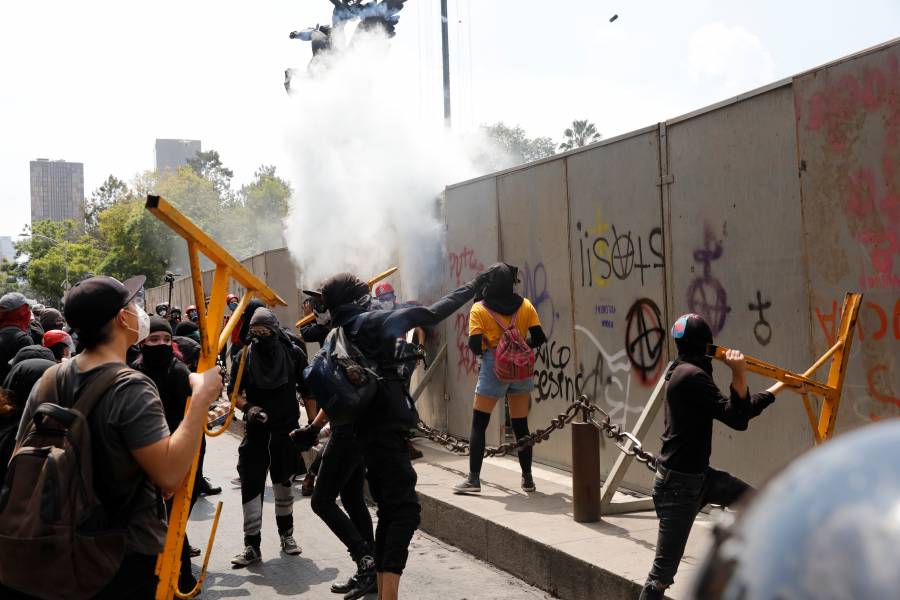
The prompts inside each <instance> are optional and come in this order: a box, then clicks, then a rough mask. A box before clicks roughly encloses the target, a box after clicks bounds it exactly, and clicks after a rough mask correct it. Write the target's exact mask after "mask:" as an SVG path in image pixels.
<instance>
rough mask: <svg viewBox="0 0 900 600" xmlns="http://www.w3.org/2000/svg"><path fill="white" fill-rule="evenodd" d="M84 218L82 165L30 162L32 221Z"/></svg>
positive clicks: (57, 162) (44, 161) (40, 161)
mask: <svg viewBox="0 0 900 600" xmlns="http://www.w3.org/2000/svg"><path fill="white" fill-rule="evenodd" d="M66 219H75V220H76V221H77V222H79V223H80V222H82V221H83V220H84V165H83V164H82V163H70V162H66V161H64V160H52V161H51V160H47V159H46V158H39V159H37V160H33V161H31V222H32V223H34V222H35V221H64V220H66Z"/></svg>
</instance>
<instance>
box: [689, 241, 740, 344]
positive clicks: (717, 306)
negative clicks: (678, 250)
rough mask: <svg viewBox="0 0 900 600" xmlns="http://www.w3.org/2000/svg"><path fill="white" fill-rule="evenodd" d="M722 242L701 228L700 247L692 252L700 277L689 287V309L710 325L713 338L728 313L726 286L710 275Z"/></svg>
mask: <svg viewBox="0 0 900 600" xmlns="http://www.w3.org/2000/svg"><path fill="white" fill-rule="evenodd" d="M722 253H723V246H722V242H721V241H720V240H719V239H718V238H717V237H716V234H715V233H714V232H713V230H712V227H710V226H709V224H706V225H705V226H704V228H703V247H702V248H697V249H696V250H694V262H696V263H697V264H698V265H701V267H702V269H703V274H702V275H700V276H698V277H696V278H695V279H694V280H693V281H692V282H691V284H690V286H688V292H687V305H688V310H689V311H690V312H693V313H697V314H699V315H702V316H703V317H704V318H705V319H706V321H707V322H708V323H709V327H710V329H712V332H713V335H718V334H719V332H720V331H722V329H723V328H724V327H725V319H726V318H728V313H729V312H731V307H730V306H728V294H727V293H726V291H725V287H724V286H723V285H722V282H720V281H719V280H718V279H717V278H716V277H715V276H714V275H713V273H712V264H713V262H715V261H717V260H719V259H720V258H722Z"/></svg>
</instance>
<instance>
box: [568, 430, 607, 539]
mask: <svg viewBox="0 0 900 600" xmlns="http://www.w3.org/2000/svg"><path fill="white" fill-rule="evenodd" d="M571 427H572V507H573V510H572V512H573V514H574V516H575V521H576V522H577V523H595V522H597V521H599V520H600V431H599V430H598V429H597V428H596V427H594V424H593V423H576V422H573V423H572V424H571Z"/></svg>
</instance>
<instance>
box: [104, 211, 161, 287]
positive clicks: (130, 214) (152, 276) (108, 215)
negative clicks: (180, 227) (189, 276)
mask: <svg viewBox="0 0 900 600" xmlns="http://www.w3.org/2000/svg"><path fill="white" fill-rule="evenodd" d="M173 241H174V234H173V233H172V231H171V230H170V229H169V228H168V227H166V226H165V225H163V224H162V222H160V221H159V219H157V218H156V217H154V216H153V215H152V214H150V213H149V212H148V211H147V210H146V209H145V208H144V200H143V199H142V198H137V197H134V196H129V197H128V198H125V199H123V200H120V201H119V202H116V203H115V204H113V205H112V206H110V207H109V208H107V209H106V210H104V211H103V212H101V213H100V217H99V224H98V228H97V242H98V246H99V247H100V248H102V249H103V250H104V252H103V258H102V259H101V260H100V262H99V264H98V267H97V272H98V273H102V274H104V275H109V276H111V277H115V278H116V279H119V280H124V279H127V278H129V277H131V276H133V275H137V274H141V275H144V276H146V277H147V283H146V285H147V287H152V286H156V285H160V284H161V283H162V280H163V277H164V276H165V274H166V269H167V268H168V266H169V259H170V256H171V254H172V242H173Z"/></svg>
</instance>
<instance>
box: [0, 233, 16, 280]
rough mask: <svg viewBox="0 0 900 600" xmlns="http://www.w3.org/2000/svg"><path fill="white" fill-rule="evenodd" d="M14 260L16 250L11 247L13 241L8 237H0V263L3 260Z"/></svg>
mask: <svg viewBox="0 0 900 600" xmlns="http://www.w3.org/2000/svg"><path fill="white" fill-rule="evenodd" d="M15 258H16V248H15V246H13V239H12V237H11V236H8V235H0V262H2V261H3V259H6V260H8V261H9V262H12V261H13V260H15ZM0 283H2V282H0Z"/></svg>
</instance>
